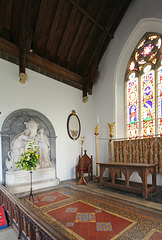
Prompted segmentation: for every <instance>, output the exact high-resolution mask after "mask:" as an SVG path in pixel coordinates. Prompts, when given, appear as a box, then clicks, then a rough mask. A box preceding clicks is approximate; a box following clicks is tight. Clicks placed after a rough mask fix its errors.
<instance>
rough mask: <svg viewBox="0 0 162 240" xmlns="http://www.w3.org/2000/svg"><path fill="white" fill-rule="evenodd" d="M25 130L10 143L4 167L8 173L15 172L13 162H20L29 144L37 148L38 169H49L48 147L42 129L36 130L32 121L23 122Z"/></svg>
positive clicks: (35, 124)
mask: <svg viewBox="0 0 162 240" xmlns="http://www.w3.org/2000/svg"><path fill="white" fill-rule="evenodd" d="M24 124H25V126H26V129H25V130H24V131H23V132H21V133H19V134H17V135H16V136H15V137H14V138H13V140H12V141H11V146H10V150H9V152H8V158H7V159H6V167H7V168H8V170H9V171H15V170H17V168H16V165H15V162H17V161H18V160H20V158H21V154H22V153H23V152H24V151H25V150H26V149H27V148H28V146H29V144H30V142H35V143H36V145H37V146H38V148H39V153H40V164H39V165H38V168H47V167H51V164H50V145H49V142H48V138H47V136H46V135H45V132H44V129H43V128H41V129H39V130H38V126H39V124H37V123H36V122H35V121H34V120H32V119H31V120H30V121H28V122H24Z"/></svg>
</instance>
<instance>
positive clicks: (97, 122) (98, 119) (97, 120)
mask: <svg viewBox="0 0 162 240" xmlns="http://www.w3.org/2000/svg"><path fill="white" fill-rule="evenodd" d="M97 124H99V116H97Z"/></svg>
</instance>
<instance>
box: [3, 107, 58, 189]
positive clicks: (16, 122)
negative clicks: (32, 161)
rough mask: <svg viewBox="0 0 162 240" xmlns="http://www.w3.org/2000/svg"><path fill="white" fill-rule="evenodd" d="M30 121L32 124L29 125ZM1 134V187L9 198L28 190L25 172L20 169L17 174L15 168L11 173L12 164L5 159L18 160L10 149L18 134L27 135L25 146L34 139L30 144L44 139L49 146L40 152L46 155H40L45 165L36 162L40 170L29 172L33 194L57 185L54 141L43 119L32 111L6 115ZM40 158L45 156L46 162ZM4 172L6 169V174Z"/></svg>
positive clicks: (50, 130) (51, 132) (53, 131)
mask: <svg viewBox="0 0 162 240" xmlns="http://www.w3.org/2000/svg"><path fill="white" fill-rule="evenodd" d="M31 120H33V122H34V123H33V122H31ZM24 123H25V124H24ZM31 125H32V127H31ZM34 126H35V127H34ZM42 129H43V130H42ZM28 130H30V131H28ZM2 132H3V133H4V134H3V135H2V136H1V140H2V158H3V159H2V184H3V185H5V186H6V188H7V189H8V190H9V191H10V192H11V193H12V194H17V193H22V192H23V193H25V192H29V189H30V173H29V171H26V170H24V171H22V170H21V169H20V170H19V169H16V168H15V170H13V169H12V168H11V167H12V166H13V165H14V167H15V164H14V163H13V160H12V161H11V159H10V158H9V156H8V155H11V156H12V159H15V161H19V160H20V159H16V157H15V156H16V155H15V152H12V151H11V146H13V143H15V142H16V141H15V139H16V140H17V141H18V138H19V136H20V135H21V134H22V133H23V134H22V135H24V133H25V135H27V139H28V140H29V142H28V144H29V143H30V142H32V141H31V140H33V139H34V141H37V144H38V145H41V144H42V138H43V136H44V138H45V139H43V140H44V141H46V140H47V141H48V143H49V145H48V143H47V145H46V147H45V149H44V150H42V151H45V152H46V154H44V155H42V159H45V160H46V161H43V162H42V160H41V159H40V160H41V162H40V166H37V168H36V171H33V174H32V175H33V178H32V179H33V181H32V185H33V190H37V189H45V188H48V187H53V186H56V185H58V184H59V179H58V178H57V176H56V138H57V137H56V134H55V129H54V127H53V125H52V123H51V122H50V121H49V119H48V118H47V117H46V116H45V115H43V114H42V113H40V112H38V111H36V110H33V109H18V110H16V111H14V112H12V113H11V114H10V115H8V117H7V118H6V119H5V121H4V123H3V125H2ZM40 135H41V136H40ZM23 137H24V136H23ZM23 137H22V138H23ZM25 141H26V136H25ZM18 142H19V141H18ZM20 142H21V141H20ZM20 142H19V143H20ZM22 142H23V141H22ZM28 144H25V147H24V148H27V147H28ZM16 145H17V143H16ZM22 146H23V144H22ZM41 149H43V148H41ZM10 151H11V152H10ZM47 152H48V155H47ZM44 156H46V158H44ZM6 159H7V160H6ZM7 163H8V164H9V165H8V167H6V164H7ZM8 168H10V170H9V169H8Z"/></svg>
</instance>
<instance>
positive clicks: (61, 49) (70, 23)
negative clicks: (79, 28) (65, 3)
mask: <svg viewBox="0 0 162 240" xmlns="http://www.w3.org/2000/svg"><path fill="white" fill-rule="evenodd" d="M76 13H77V8H76V7H75V6H74V7H73V9H72V11H71V13H70V17H69V20H68V23H67V25H66V29H65V31H64V35H63V37H62V41H61V43H60V46H59V49H58V51H57V55H58V56H60V58H61V56H63V54H64V49H65V46H66V42H67V38H68V35H69V32H70V28H71V26H73V22H74V19H75V16H76Z"/></svg>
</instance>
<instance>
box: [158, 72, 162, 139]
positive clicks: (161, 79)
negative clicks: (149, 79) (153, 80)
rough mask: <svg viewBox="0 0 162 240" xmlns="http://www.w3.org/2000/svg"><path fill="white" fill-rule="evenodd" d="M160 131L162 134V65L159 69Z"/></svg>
mask: <svg viewBox="0 0 162 240" xmlns="http://www.w3.org/2000/svg"><path fill="white" fill-rule="evenodd" d="M158 132H159V134H160V135H162V67H160V68H159V69H158Z"/></svg>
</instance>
